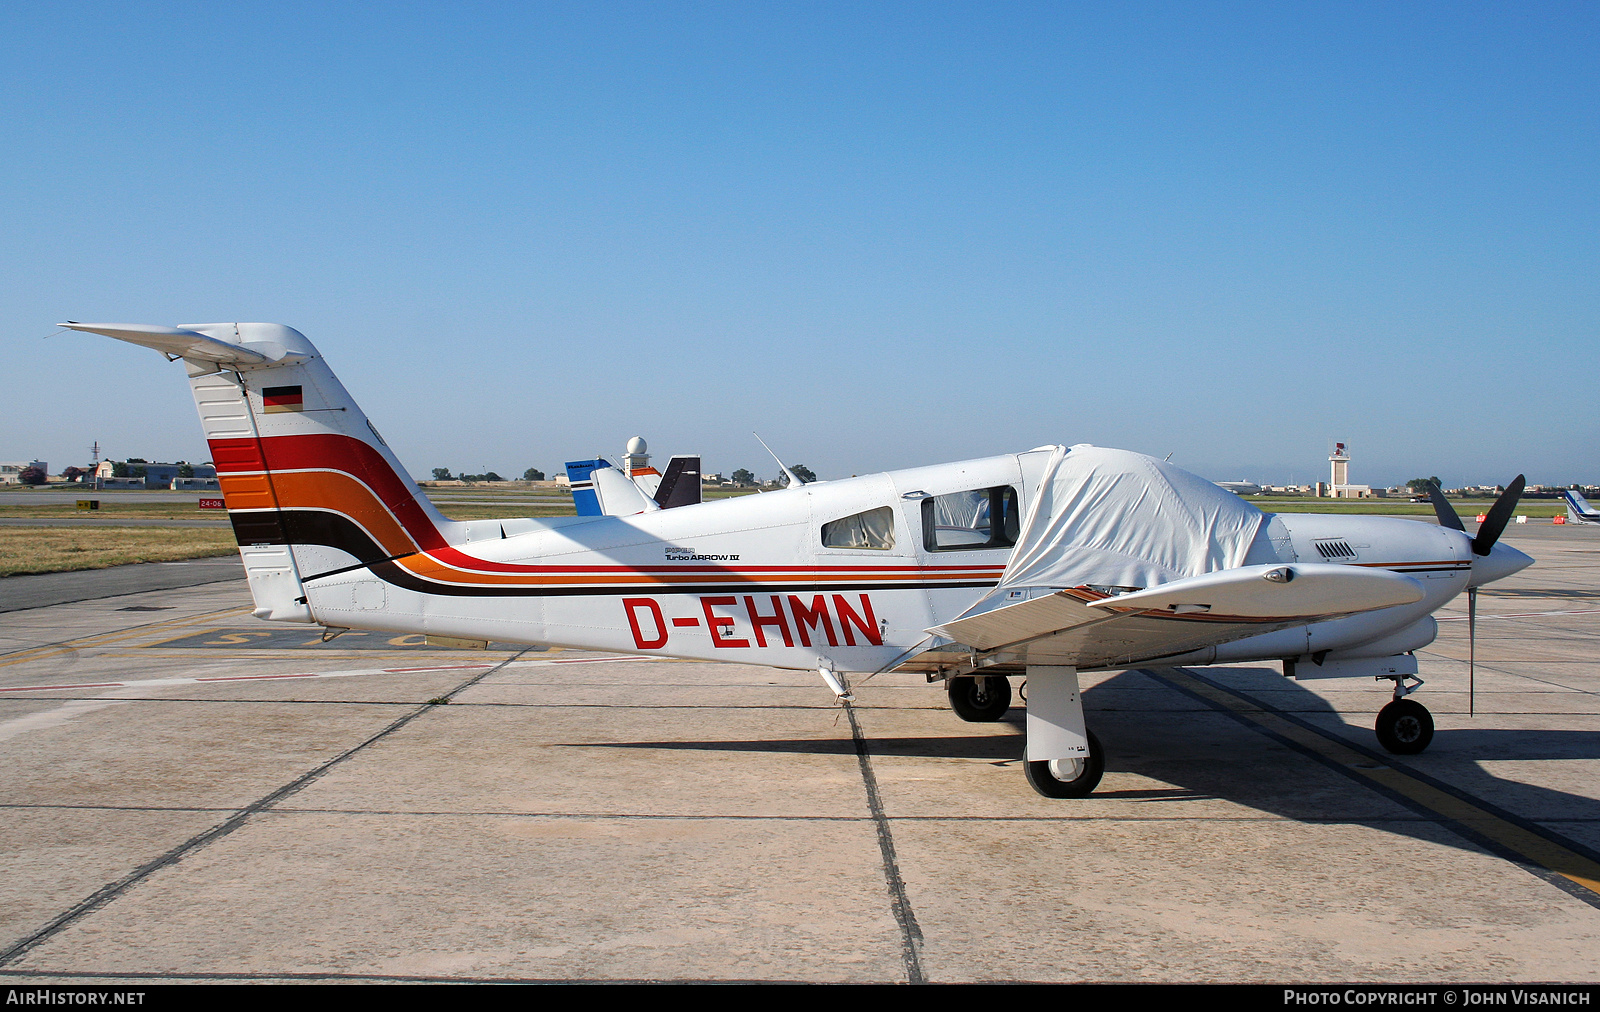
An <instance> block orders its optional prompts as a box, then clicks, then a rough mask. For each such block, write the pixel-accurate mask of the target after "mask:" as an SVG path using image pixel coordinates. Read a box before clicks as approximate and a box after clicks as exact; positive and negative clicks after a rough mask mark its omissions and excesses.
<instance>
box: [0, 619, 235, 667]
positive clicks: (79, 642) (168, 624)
mask: <svg viewBox="0 0 1600 1012" xmlns="http://www.w3.org/2000/svg"><path fill="white" fill-rule="evenodd" d="M249 610H250V609H248V608H242V607H235V608H224V609H222V610H221V611H208V612H205V613H204V614H200V615H188V616H180V617H174V618H169V619H166V620H164V621H161V622H151V623H149V624H148V625H139V626H135V627H134V628H132V629H119V630H117V631H115V632H108V633H95V634H94V635H92V636H80V637H79V638H77V639H74V640H67V641H65V642H63V643H52V644H50V645H48V646H42V647H28V648H26V649H23V650H19V651H17V652H16V653H14V654H7V655H6V656H5V658H4V659H3V660H0V668H4V667H10V666H11V665H13V664H23V663H25V662H27V661H37V660H42V659H44V658H46V657H59V656H61V655H62V654H70V653H75V652H77V651H79V650H87V649H90V648H91V647H99V646H105V645H106V644H109V643H119V642H121V641H123V640H129V639H134V638H136V637H139V636H148V635H150V634H151V633H153V632H155V631H157V630H160V629H167V628H177V627H180V626H183V625H186V624H199V623H203V622H215V621H216V620H217V618H218V617H219V616H222V615H229V614H246V613H248V612H249Z"/></svg>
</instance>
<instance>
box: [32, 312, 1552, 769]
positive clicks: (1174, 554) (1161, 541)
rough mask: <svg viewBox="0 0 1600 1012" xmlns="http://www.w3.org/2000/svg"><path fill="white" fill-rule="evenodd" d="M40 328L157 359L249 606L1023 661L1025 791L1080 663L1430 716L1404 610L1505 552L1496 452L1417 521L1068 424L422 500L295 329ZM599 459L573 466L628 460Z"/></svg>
mask: <svg viewBox="0 0 1600 1012" xmlns="http://www.w3.org/2000/svg"><path fill="white" fill-rule="evenodd" d="M62 326H65V327H68V328H71V329H73V330H80V331H86V332H89V333H95V334H103V335H105V336H107V337H114V338H117V339H119V340H122V341H128V342H131V343H133V344H138V345H142V346H144V347H147V348H153V349H155V350H157V351H159V352H162V353H163V354H165V355H166V356H168V357H169V358H170V359H172V360H174V361H177V360H181V361H182V362H183V364H184V367H185V369H186V370H187V372H188V377H189V385H190V388H191V389H192V391H193V393H194V399H195V405H196V407H197V408H198V409H199V412H200V422H201V425H202V427H203V428H204V430H205V435H206V439H207V440H208V441H209V443H210V447H211V455H212V458H213V460H214V462H215V464H216V466H217V473H218V477H219V480H220V482H221V485H222V493H223V497H224V499H225V500H226V505H227V509H228V513H229V516H230V517H231V519H232V521H233V528H234V532H235V534H236V536H237V538H238V541H239V553H240V555H241V556H242V557H243V560H244V566H245V572H246V574H247V577H248V580H249V586H250V592H251V594H252V595H253V597H254V600H255V614H256V615H257V616H258V617H260V618H263V619H270V620H273V621H279V622H303V623H312V624H320V625H323V626H326V627H329V628H336V629H344V628H349V629H369V630H376V631H382V632H396V633H424V634H428V635H434V636H444V637H454V638H458V639H468V640H499V641H505V642H516V643H534V644H548V645H553V646H565V647H575V648H580V649H591V650H615V651H625V652H633V653H641V654H653V655H659V656H668V657H681V658H692V659H701V660H738V661H742V662H745V663H756V664H769V665H773V666H775V667H783V668H798V669H806V670H813V671H816V672H818V673H819V674H820V675H821V676H822V678H823V679H824V680H825V681H826V682H827V684H828V685H829V686H830V687H831V688H832V689H833V690H834V691H835V692H837V693H838V694H839V695H840V696H841V697H844V698H847V699H848V698H850V697H849V676H850V675H852V674H862V673H877V672H885V671H908V672H915V673H920V674H922V675H925V676H926V677H927V679H928V680H929V681H930V682H932V681H937V682H942V683H944V686H945V689H946V691H947V692H948V694H949V698H950V703H951V706H952V708H953V709H954V710H955V712H956V714H957V715H958V716H960V717H962V718H963V719H965V720H969V721H994V720H1000V719H1001V718H1002V717H1004V715H1005V713H1006V711H1007V709H1008V707H1009V706H1010V703H1011V679H1012V678H1013V677H1016V676H1025V677H1026V678H1027V683H1028V707H1027V746H1026V749H1027V756H1026V758H1027V762H1025V763H1024V768H1025V770H1026V772H1027V777H1028V782H1029V783H1030V784H1032V785H1033V787H1034V788H1035V789H1036V790H1037V791H1039V793H1041V794H1044V795H1046V796H1049V797H1081V796H1083V795H1086V794H1088V793H1089V792H1090V791H1092V790H1093V789H1094V787H1095V786H1096V784H1098V783H1099V780H1100V775H1101V772H1102V770H1103V767H1104V757H1103V754H1102V752H1101V749H1100V744H1099V742H1098V741H1097V740H1096V739H1095V736H1094V734H1093V733H1092V732H1091V731H1090V730H1089V729H1088V728H1087V727H1086V726H1085V724H1084V716H1083V704H1082V700H1081V698H1080V696H1079V694H1078V677H1077V673H1078V672H1079V671H1082V670H1093V669H1108V668H1126V667H1130V666H1133V665H1137V664H1145V663H1160V664H1184V665H1203V664H1212V663H1238V662H1247V661H1281V662H1282V663H1283V665H1284V669H1285V673H1286V674H1293V675H1295V676H1297V677H1307V676H1315V677H1327V676H1334V675H1347V676H1364V677H1367V678H1372V677H1374V676H1376V677H1378V678H1388V679H1391V680H1392V681H1393V682H1394V700H1393V701H1392V702H1391V703H1390V704H1389V705H1388V706H1386V707H1384V709H1383V711H1382V713H1380V714H1379V718H1378V727H1377V731H1378V737H1379V740H1380V741H1381V742H1382V743H1383V744H1384V746H1385V747H1387V748H1389V749H1391V750H1392V751H1397V752H1419V751H1421V750H1422V749H1423V748H1425V747H1426V746H1427V744H1428V740H1429V739H1430V738H1431V736H1432V733H1433V723H1432V719H1431V718H1430V717H1429V715H1428V711H1427V710H1426V709H1424V708H1423V707H1422V706H1421V705H1420V704H1418V703H1417V702H1416V701H1415V700H1412V699H1410V698H1407V697H1408V696H1409V695H1410V693H1411V692H1412V691H1414V690H1415V688H1416V687H1417V686H1418V685H1420V684H1421V680H1420V679H1418V678H1417V677H1416V675H1417V662H1416V658H1415V656H1414V655H1413V653H1412V651H1415V650H1417V649H1418V648H1420V647H1423V646H1426V645H1427V644H1428V643H1430V642H1432V641H1433V638H1434V635H1435V633H1436V631H1437V626H1436V624H1435V622H1434V619H1433V612H1434V611H1436V610H1437V609H1438V608H1440V607H1441V606H1442V605H1444V604H1445V603H1447V602H1449V601H1450V600H1452V599H1453V598H1455V597H1456V596H1457V595H1458V594H1460V593H1461V592H1462V591H1464V590H1465V591H1467V592H1468V593H1469V595H1471V594H1472V592H1473V591H1474V590H1475V589H1476V588H1477V587H1478V586H1480V585H1482V584H1484V583H1488V582H1489V581H1491V580H1497V579H1500V578H1502V577H1505V576H1509V575H1510V574H1512V573H1515V572H1517V571H1519V570H1521V569H1523V568H1524V567H1526V566H1528V565H1529V564H1530V563H1532V561H1533V560H1532V559H1530V558H1529V557H1528V556H1526V555H1524V554H1523V553H1521V552H1519V551H1517V550H1515V549H1513V548H1511V547H1510V546H1507V545H1503V544H1500V543H1499V536H1500V534H1501V532H1502V531H1503V530H1504V529H1505V525H1506V522H1507V520H1509V518H1510V515H1511V510H1512V508H1513V507H1514V506H1515V505H1516V500H1517V497H1518V496H1519V495H1520V494H1521V491H1522V479H1521V478H1520V477H1519V478H1518V479H1517V480H1516V481H1514V482H1513V483H1512V485H1511V487H1510V488H1508V489H1507V491H1506V493H1505V495H1504V496H1502V497H1501V499H1500V501H1499V502H1497V503H1496V504H1495V505H1494V507H1492V508H1491V509H1490V511H1489V515H1488V518H1487V520H1486V522H1485V523H1484V524H1483V525H1482V526H1481V528H1480V530H1479V532H1478V534H1477V536H1476V537H1470V536H1468V535H1467V534H1466V533H1465V531H1464V530H1463V529H1462V524H1461V521H1460V518H1459V517H1457V516H1456V515H1455V514H1454V512H1453V511H1452V510H1451V509H1450V507H1449V505H1448V504H1446V503H1445V502H1444V500H1443V498H1442V497H1437V496H1436V497H1435V500H1434V502H1435V507H1436V509H1438V511H1439V519H1440V524H1439V526H1434V525H1432V524H1424V523H1418V522H1416V521H1411V520H1403V519H1396V518H1389V517H1334V516H1317V515H1310V514H1297V515H1295V514H1291V515H1287V516H1269V515H1267V514H1264V513H1262V512H1261V511H1260V510H1258V509H1256V508H1255V507H1254V506H1251V505H1250V504H1249V503H1247V502H1245V501H1244V500H1242V499H1240V498H1239V497H1238V496H1235V495H1233V494H1232V493H1230V492H1226V491H1224V490H1222V489H1219V488H1218V487H1217V486H1215V485H1213V484H1212V483H1210V482H1208V481H1205V480H1203V479H1201V478H1198V477H1196V476H1195V475H1192V474H1190V473H1188V472H1187V471H1184V470H1182V469H1180V468H1177V467H1174V466H1172V465H1170V464H1167V463H1165V462H1163V461H1159V460H1156V459H1155V458H1153V457H1147V456H1144V455H1143V454H1138V453H1131V452H1129V451H1126V450H1111V449H1105V448H1103V447H1096V446H1087V445H1079V446H1071V447H1067V446H1045V447H1039V448H1037V449H1033V450H1029V451H1027V452H1024V453H1012V454H1004V455H1001V456H998V457H987V458H984V459H981V460H966V461H960V462H957V463H953V464H940V465H935V466H932V467H919V468H912V469H910V470H904V471H891V472H888V473H885V474H874V475H866V476H862V477H856V478H850V479H848V480H842V481H826V482H812V483H808V484H805V485H796V486H791V487H789V488H787V489H784V490H782V491H778V492H769V493H767V494H765V495H758V496H755V495H753V496H743V497H739V498H733V499H723V500H717V501H713V502H698V501H695V500H696V499H697V498H698V497H697V496H690V497H688V498H685V497H682V496H678V495H672V496H664V495H660V494H659V492H658V494H657V495H656V496H655V497H652V496H650V495H647V494H644V493H643V492H641V493H639V494H637V495H635V496H633V497H632V498H630V499H629V502H630V503H631V505H630V506H629V512H628V513H627V514H626V515H618V514H617V513H614V512H610V511H606V512H600V513H598V514H595V515H585V516H576V517H553V518H529V519H520V520H483V521H452V520H448V519H446V518H445V517H444V516H443V515H441V514H440V513H439V512H438V510H437V509H435V508H434V506H433V504H432V503H431V502H429V501H428V499H427V497H426V496H425V495H423V494H421V492H420V490H419V489H418V488H417V486H416V484H415V483H414V482H412V481H410V480H409V479H408V478H406V477H405V471H404V469H403V468H402V467H401V466H400V463H399V461H398V460H397V459H396V458H395V456H394V454H393V453H392V452H390V450H389V447H388V446H387V445H386V444H385V443H384V441H383V438H382V437H381V436H380V435H378V430H377V429H376V428H374V427H373V425H372V423H371V422H370V421H368V420H367V417H366V415H364V414H363V413H362V412H361V409H360V408H359V407H357V406H356V403H355V401H354V400H353V399H351V397H350V395H349V394H348V393H346V392H345V389H344V387H343V386H342V385H341V384H340V383H339V381H338V379H337V378H335V377H334V375H333V373H332V371H330V370H329V368H328V366H327V364H326V363H325V362H324V360H323V358H322V355H321V354H320V353H319V352H318V351H317V349H316V348H315V347H314V346H313V345H312V344H311V342H310V341H308V340H307V339H306V338H305V336H304V335H302V334H301V333H300V332H299V331H296V330H293V329H291V328H289V327H285V326H281V325H279V324H271V323H212V324H194V325H188V326H182V327H162V326H150V325H144V324H108V323H67V324H63V325H62ZM683 459H684V460H685V461H686V462H692V464H690V463H686V464H685V468H692V470H693V471H695V472H698V469H699V464H698V460H697V459H695V458H683ZM609 470H615V469H613V468H609V467H605V468H602V467H598V466H597V467H596V469H595V471H594V472H593V474H592V475H591V478H592V479H593V480H594V481H595V482H596V483H597V485H598V484H603V483H605V482H612V483H613V484H615V482H617V481H620V482H622V483H625V484H626V483H629V481H630V479H629V478H628V477H624V476H623V475H621V473H620V472H619V473H617V474H616V475H608V474H606V472H607V471H609ZM618 487H619V488H620V487H621V486H618ZM662 487H665V482H663V486H662ZM623 491H626V489H623ZM611 498H612V499H613V500H617V501H620V500H619V499H617V497H616V496H611ZM679 503H682V504H681V505H679ZM608 513H609V515H608Z"/></svg>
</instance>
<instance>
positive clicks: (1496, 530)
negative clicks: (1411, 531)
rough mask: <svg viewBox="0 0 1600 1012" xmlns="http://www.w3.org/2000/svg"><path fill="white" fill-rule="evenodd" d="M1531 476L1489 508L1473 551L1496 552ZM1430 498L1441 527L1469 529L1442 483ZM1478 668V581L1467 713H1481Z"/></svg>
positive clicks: (1470, 606) (1470, 620) (1470, 600)
mask: <svg viewBox="0 0 1600 1012" xmlns="http://www.w3.org/2000/svg"><path fill="white" fill-rule="evenodd" d="M1527 484H1528V482H1527V478H1526V477H1525V476H1524V475H1520V474H1519V475H1517V476H1516V477H1515V478H1513V479H1512V480H1511V484H1509V485H1507V486H1506V490H1505V491H1504V492H1501V493H1500V498H1498V499H1496V500H1495V501H1494V505H1493V506H1490V507H1489V512H1488V513H1486V514H1484V518H1483V523H1481V524H1479V525H1478V534H1477V536H1476V537H1474V538H1473V539H1472V554H1473V555H1476V556H1479V557H1483V556H1486V555H1488V554H1489V553H1490V552H1492V551H1494V545H1495V542H1496V541H1499V540H1500V535H1502V534H1504V533H1505V531H1506V524H1508V523H1510V522H1511V511H1512V510H1514V509H1516V508H1517V500H1518V499H1521V498H1522V490H1523V489H1524V488H1526V487H1527ZM1428 501H1429V502H1431V503H1433V512H1434V514H1435V515H1436V516H1438V518H1439V526H1440V527H1448V528H1450V529H1451V530H1454V531H1460V532H1461V533H1463V534H1465V533H1466V531H1467V528H1466V526H1465V525H1464V524H1462V522H1461V516H1460V515H1459V514H1458V513H1456V511H1455V507H1453V506H1451V505H1450V501H1449V500H1448V499H1446V498H1445V497H1444V493H1443V492H1441V491H1440V490H1439V486H1438V485H1436V484H1434V483H1433V482H1431V481H1430V482H1428ZM1477 667H1478V587H1477V583H1476V582H1469V583H1468V585H1467V715H1468V716H1477Z"/></svg>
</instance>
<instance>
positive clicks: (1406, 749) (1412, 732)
mask: <svg viewBox="0 0 1600 1012" xmlns="http://www.w3.org/2000/svg"><path fill="white" fill-rule="evenodd" d="M1387 677H1389V678H1391V679H1392V680H1393V681H1394V699H1393V700H1392V701H1391V702H1390V703H1389V705H1387V706H1385V707H1384V708H1383V709H1381V710H1379V711H1378V722H1377V724H1376V725H1375V726H1374V728H1373V730H1375V731H1377V733H1378V744H1380V745H1382V746H1383V747H1384V748H1385V749H1387V750H1388V751H1390V752H1393V753H1394V754H1395V755H1416V754H1417V753H1419V752H1421V751H1422V750H1423V749H1425V748H1427V747H1428V743H1429V742H1431V741H1433V714H1431V713H1429V712H1428V708H1427V707H1426V706H1423V705H1422V704H1421V703H1419V702H1417V701H1416V700H1412V699H1407V698H1405V697H1406V696H1408V695H1410V694H1411V693H1413V692H1415V691H1416V690H1417V689H1418V688H1419V687H1420V686H1421V685H1422V679H1420V678H1417V676H1415V675H1390V676H1387ZM1407 678H1411V679H1413V680H1415V681H1416V683H1417V684H1416V685H1409V686H1408V685H1406V684H1405V680H1406V679H1407Z"/></svg>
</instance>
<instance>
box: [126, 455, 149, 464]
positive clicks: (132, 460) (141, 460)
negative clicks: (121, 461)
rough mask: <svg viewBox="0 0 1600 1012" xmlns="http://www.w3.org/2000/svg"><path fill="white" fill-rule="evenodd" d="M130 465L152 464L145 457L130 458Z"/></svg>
mask: <svg viewBox="0 0 1600 1012" xmlns="http://www.w3.org/2000/svg"><path fill="white" fill-rule="evenodd" d="M128 463H130V464H148V463H150V462H149V461H148V460H145V459H144V458H143V457H129V458H128Z"/></svg>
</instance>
